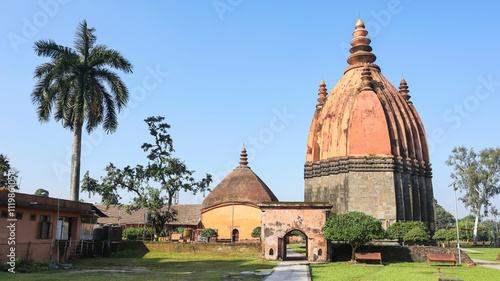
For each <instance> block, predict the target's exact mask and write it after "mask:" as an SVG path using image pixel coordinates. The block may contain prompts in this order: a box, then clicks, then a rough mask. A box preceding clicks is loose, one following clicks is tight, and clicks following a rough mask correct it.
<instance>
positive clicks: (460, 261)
mask: <svg viewBox="0 0 500 281" xmlns="http://www.w3.org/2000/svg"><path fill="white" fill-rule="evenodd" d="M453 190H454V191H455V222H456V225H457V247H458V264H460V265H461V264H462V258H461V255H460V231H459V229H458V208H457V188H456V187H455V185H453Z"/></svg>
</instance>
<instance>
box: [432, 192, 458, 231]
mask: <svg viewBox="0 0 500 281" xmlns="http://www.w3.org/2000/svg"><path fill="white" fill-rule="evenodd" d="M434 206H435V210H436V229H437V230H439V229H445V228H446V227H447V226H449V225H453V224H454V223H455V217H454V216H453V215H452V214H451V213H450V212H448V211H446V210H445V209H444V208H443V207H442V206H441V205H439V204H438V202H437V200H436V199H434Z"/></svg>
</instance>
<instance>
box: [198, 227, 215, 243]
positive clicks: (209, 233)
mask: <svg viewBox="0 0 500 281" xmlns="http://www.w3.org/2000/svg"><path fill="white" fill-rule="evenodd" d="M200 236H201V237H207V238H208V242H210V240H212V237H217V236H219V235H218V234H217V231H215V230H213V229H211V228H206V229H203V230H202V231H201V232H200Z"/></svg>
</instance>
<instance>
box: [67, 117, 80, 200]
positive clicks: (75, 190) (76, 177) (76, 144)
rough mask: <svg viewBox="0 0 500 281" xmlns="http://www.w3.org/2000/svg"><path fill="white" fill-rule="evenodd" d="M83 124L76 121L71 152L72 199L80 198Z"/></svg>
mask: <svg viewBox="0 0 500 281" xmlns="http://www.w3.org/2000/svg"><path fill="white" fill-rule="evenodd" d="M82 126H83V124H82V123H81V122H75V126H74V128H73V149H72V152H71V194H70V200H72V201H78V200H80V158H81V154H82Z"/></svg>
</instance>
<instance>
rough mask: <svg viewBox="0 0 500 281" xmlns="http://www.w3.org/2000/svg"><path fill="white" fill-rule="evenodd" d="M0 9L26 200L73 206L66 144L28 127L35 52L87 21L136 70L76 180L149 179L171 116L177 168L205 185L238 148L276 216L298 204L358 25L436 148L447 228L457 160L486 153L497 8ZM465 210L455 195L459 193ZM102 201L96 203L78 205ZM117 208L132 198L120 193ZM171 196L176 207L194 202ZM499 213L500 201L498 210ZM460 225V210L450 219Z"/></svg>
mask: <svg viewBox="0 0 500 281" xmlns="http://www.w3.org/2000/svg"><path fill="white" fill-rule="evenodd" d="M0 5H1V6H2V7H1V9H0V11H1V12H0V13H1V16H0V33H1V36H0V46H1V49H0V50H1V52H0V62H1V65H0V85H1V86H0V87H1V96H2V98H1V105H2V109H1V110H0V128H1V129H2V136H1V137H0V153H3V154H6V155H7V156H8V157H9V158H10V161H11V164H12V166H13V167H15V168H16V169H18V170H20V172H21V173H20V175H21V177H22V179H21V192H25V193H33V192H34V191H35V190H36V189H38V188H45V189H47V190H49V191H50V194H51V196H54V197H60V198H69V163H70V162H69V159H70V151H71V141H72V133H71V132H70V131H68V130H65V129H63V128H62V126H61V124H60V123H55V122H54V121H53V120H52V121H50V122H48V123H43V124H41V123H39V122H38V119H37V116H36V109H35V106H34V105H33V104H32V103H31V100H30V94H31V91H32V89H33V86H34V84H35V80H34V79H33V71H34V69H35V67H36V66H37V65H38V64H40V63H42V62H45V61H47V59H46V58H39V57H37V56H36V55H35V54H34V52H33V44H34V42H35V41H37V40H40V39H49V38H50V39H53V40H55V41H56V42H57V43H58V44H62V45H66V46H72V45H73V38H74V33H75V30H76V27H77V25H78V23H79V22H81V21H82V20H83V19H86V20H87V22H88V24H89V26H91V27H95V28H96V29H97V32H96V34H97V40H98V41H97V42H98V43H102V44H106V45H108V46H109V47H110V48H113V49H117V50H119V51H120V52H121V53H122V54H123V55H124V56H125V57H127V58H128V59H129V60H130V61H131V62H132V64H133V65H134V73H133V74H128V75H125V74H121V77H122V78H123V80H124V81H125V83H126V84H127V85H128V87H129V89H130V91H131V99H130V103H129V106H128V108H127V109H126V110H125V111H123V112H122V113H120V115H119V118H120V120H119V122H120V123H119V126H118V130H117V131H116V132H115V133H114V134H110V135H106V134H105V133H103V131H102V130H101V129H97V130H96V131H95V132H94V133H93V134H92V135H85V136H84V138H83V146H82V150H83V155H82V175H83V174H84V173H85V171H87V170H89V171H90V174H91V176H92V177H94V178H99V177H100V176H102V175H104V172H103V169H104V167H105V166H106V165H107V164H108V163H109V162H113V163H114V164H115V165H116V166H118V167H123V166H125V165H132V166H135V165H136V164H146V157H145V153H144V152H143V151H142V150H141V149H140V146H141V144H142V143H144V142H149V141H151V137H150V136H149V134H148V132H147V128H146V125H145V123H144V122H143V120H144V119H145V118H146V117H148V116H152V115H162V116H165V117H166V122H168V123H169V124H170V125H171V126H172V128H171V131H170V132H171V134H172V136H173V139H174V148H175V150H176V153H175V156H177V157H179V158H181V159H183V160H185V162H186V164H187V165H188V167H189V168H190V169H193V170H196V171H197V173H196V175H197V176H198V177H199V178H201V177H202V176H203V175H204V173H211V174H212V175H213V176H214V178H215V180H216V182H214V184H213V185H212V188H213V187H215V185H216V184H217V182H218V181H220V180H222V178H223V177H224V176H225V175H227V174H228V173H229V172H230V171H231V170H232V169H234V168H235V167H236V166H237V162H238V161H239V153H240V150H241V147H242V145H243V143H245V145H246V147H247V150H248V151H249V158H250V159H249V162H250V163H249V166H250V167H251V168H252V169H253V170H254V171H255V172H256V173H257V174H258V175H259V176H260V177H261V178H262V180H264V181H265V182H266V183H267V185H268V186H269V187H270V188H271V189H272V190H273V192H274V193H275V194H276V196H277V197H278V198H279V199H280V200H281V201H301V200H303V189H304V180H303V164H304V161H305V153H306V143H307V136H308V132H309V127H310V124H311V120H312V116H313V113H314V109H315V104H316V103H317V102H316V99H317V98H318V96H317V93H318V85H319V83H320V81H321V79H324V80H325V83H326V85H327V89H328V90H329V91H330V90H331V89H332V88H333V86H334V85H335V84H336V83H337V81H338V80H339V79H340V78H341V77H342V75H343V71H344V69H345V68H346V67H347V62H346V57H347V55H346V52H347V51H348V47H349V42H350V40H351V39H352V34H351V33H352V31H353V30H354V25H355V23H356V20H357V18H358V14H360V15H361V18H362V19H363V21H364V22H365V25H366V28H367V30H368V31H369V34H368V37H370V38H371V39H372V43H371V46H372V47H373V53H375V54H376V55H377V61H376V63H377V64H378V65H379V66H380V67H381V69H382V74H383V75H384V76H385V77H386V78H387V79H388V80H389V81H391V82H392V83H393V84H394V85H395V86H397V85H398V83H399V81H400V80H401V76H402V75H403V74H404V77H405V79H406V81H407V82H408V85H409V87H410V88H409V90H410V95H411V96H412V101H413V103H414V105H415V107H416V108H417V110H418V112H419V114H420V117H421V119H422V121H423V124H424V126H425V129H426V132H427V137H428V141H429V145H430V147H431V162H432V164H433V172H434V180H433V183H434V195H435V197H436V199H437V200H438V202H439V203H440V204H441V205H443V206H444V207H445V208H446V209H447V210H449V211H452V212H453V213H454V203H453V202H454V201H453V192H452V190H451V189H450V188H448V187H447V186H448V185H449V184H450V183H451V179H450V177H449V174H450V172H451V169H450V168H449V167H447V166H446V165H445V164H444V162H445V161H446V159H447V158H448V155H449V154H450V153H451V150H452V149H453V147H455V146H459V145H464V146H466V147H474V148H475V149H476V150H480V149H482V148H485V147H497V146H498V139H499V137H500V132H499V123H498V120H499V119H500V118H499V117H500V111H499V110H498V106H497V105H498V104H499V102H500V95H499V93H500V69H499V67H498V62H499V60H498V56H497V54H496V53H495V52H496V50H497V49H498V45H500V37H498V36H496V35H495V34H496V33H497V30H496V25H497V24H496V21H497V19H498V15H497V11H498V10H499V8H500V7H499V6H500V4H499V3H497V2H496V1H481V2H480V4H477V3H471V2H461V4H458V3H457V2H456V1H433V2H431V1H405V0H400V1H396V0H394V1H355V3H352V1H250V0H220V1H219V0H215V1H213V0H208V1H76V0H73V1H71V0H64V1H63V0H40V1H2V2H1V3H0ZM459 195H460V194H459ZM80 197H81V198H84V199H85V200H90V201H99V200H100V198H95V197H93V198H90V199H88V195H87V194H81V195H80ZM123 197H124V198H125V200H124V201H125V202H127V201H128V198H129V196H128V195H126V194H124V195H123ZM202 200H203V197H202V196H201V195H197V196H192V195H190V194H181V196H180V201H181V203H201V201H202ZM494 203H495V205H497V207H499V206H500V198H498V197H497V198H496V199H495V200H494ZM466 214H467V211H466V210H465V209H464V208H463V206H461V207H460V208H459V217H462V216H464V215H466Z"/></svg>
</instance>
